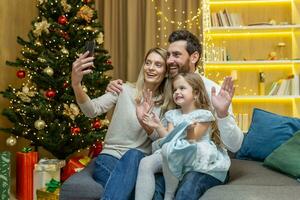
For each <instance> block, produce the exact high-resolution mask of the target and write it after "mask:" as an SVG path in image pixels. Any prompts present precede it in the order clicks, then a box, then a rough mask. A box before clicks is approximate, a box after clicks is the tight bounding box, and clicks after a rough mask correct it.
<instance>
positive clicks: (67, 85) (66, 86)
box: [63, 81, 69, 89]
mask: <svg viewBox="0 0 300 200" xmlns="http://www.w3.org/2000/svg"><path fill="white" fill-rule="evenodd" d="M68 87H69V83H68V82H67V81H66V82H64V84H63V88H64V89H67V88H68Z"/></svg>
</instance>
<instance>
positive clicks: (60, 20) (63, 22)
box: [57, 15, 68, 25]
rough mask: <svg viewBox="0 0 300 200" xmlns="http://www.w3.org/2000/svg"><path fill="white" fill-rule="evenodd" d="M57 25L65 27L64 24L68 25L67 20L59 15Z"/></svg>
mask: <svg viewBox="0 0 300 200" xmlns="http://www.w3.org/2000/svg"><path fill="white" fill-rule="evenodd" d="M57 21H58V23H59V24H61V25H65V24H66V23H68V18H67V17H66V16H64V15H61V16H59V17H58V20H57Z"/></svg>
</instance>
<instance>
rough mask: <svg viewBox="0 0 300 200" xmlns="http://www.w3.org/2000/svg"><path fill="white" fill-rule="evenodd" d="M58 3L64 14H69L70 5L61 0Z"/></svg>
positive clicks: (65, 0)
mask: <svg viewBox="0 0 300 200" xmlns="http://www.w3.org/2000/svg"><path fill="white" fill-rule="evenodd" d="M60 3H61V5H62V7H63V9H64V11H65V12H66V13H68V12H70V10H71V8H72V7H71V5H70V4H68V3H67V0H61V1H60Z"/></svg>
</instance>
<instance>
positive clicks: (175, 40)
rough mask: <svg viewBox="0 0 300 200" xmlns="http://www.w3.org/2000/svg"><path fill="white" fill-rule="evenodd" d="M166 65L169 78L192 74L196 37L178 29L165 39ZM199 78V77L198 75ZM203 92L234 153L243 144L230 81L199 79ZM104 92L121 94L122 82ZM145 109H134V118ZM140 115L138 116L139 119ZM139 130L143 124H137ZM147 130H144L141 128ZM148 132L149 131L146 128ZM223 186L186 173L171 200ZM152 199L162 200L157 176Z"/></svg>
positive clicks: (197, 55)
mask: <svg viewBox="0 0 300 200" xmlns="http://www.w3.org/2000/svg"><path fill="white" fill-rule="evenodd" d="M168 41H169V47H168V59H167V66H168V70H169V75H170V76H171V77H174V76H176V75H177V74H178V73H179V72H196V67H197V63H198V62H199V60H200V57H201V53H202V48H201V45H200V43H199V40H198V38H197V37H196V36H195V35H193V34H192V33H190V32H189V31H187V30H178V31H174V32H173V33H171V35H170V36H169V40H168ZM199 75H200V74H199ZM201 77H202V80H203V82H204V84H205V88H206V90H207V93H208V95H209V97H210V99H211V102H212V105H213V108H214V110H215V112H216V115H217V116H216V117H217V124H218V128H219V130H220V136H221V140H222V142H223V144H224V145H225V147H226V148H227V149H228V150H229V151H231V152H237V151H238V150H239V148H240V147H241V144H242V141H243V133H242V131H241V130H240V129H239V128H238V126H237V124H236V122H235V120H234V117H233V113H232V108H231V101H232V97H233V95H234V87H233V81H232V79H231V77H226V78H225V80H224V82H223V84H222V86H221V88H220V87H219V86H218V85H217V84H216V83H215V82H213V81H211V80H209V79H207V78H205V77H204V76H201ZM107 91H109V92H117V93H119V92H121V91H122V80H116V81H112V82H111V83H110V84H109V86H108V88H107ZM143 112H146V111H145V110H137V115H138V118H140V116H142V115H143ZM139 115H140V116H139ZM141 125H142V126H143V127H145V125H144V124H142V123H141ZM145 129H146V130H147V127H145ZM148 131H149V129H148ZM220 184H223V183H222V182H220V181H219V180H217V179H215V178H214V177H212V176H210V175H208V174H204V173H201V172H194V171H192V172H188V173H187V174H185V176H184V177H183V179H182V180H181V182H180V184H179V187H178V189H177V192H176V197H175V199H176V200H177V199H178V200H184V199H197V200H198V199H199V197H200V196H202V195H203V193H204V192H205V191H206V190H208V189H209V188H211V187H213V186H216V185H220ZM155 190H156V191H155V196H154V199H155V200H158V199H163V194H164V180H163V177H162V175H158V176H157V181H156V188H155Z"/></svg>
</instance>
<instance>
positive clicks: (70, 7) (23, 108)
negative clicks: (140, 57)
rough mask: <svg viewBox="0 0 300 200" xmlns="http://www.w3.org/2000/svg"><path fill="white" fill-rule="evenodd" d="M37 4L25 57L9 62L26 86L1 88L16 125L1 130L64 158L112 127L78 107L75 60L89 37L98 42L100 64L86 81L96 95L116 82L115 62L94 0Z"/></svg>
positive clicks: (24, 43) (22, 41) (40, 0)
mask: <svg viewBox="0 0 300 200" xmlns="http://www.w3.org/2000/svg"><path fill="white" fill-rule="evenodd" d="M37 2H38V3H37V4H38V5H37V8H38V13H39V14H38V17H37V18H36V19H34V20H33V21H32V30H30V31H29V33H28V39H27V40H25V39H22V38H20V37H18V38H17V42H18V43H19V44H20V45H22V50H21V54H22V56H21V57H20V58H17V59H16V60H15V61H13V62H11V61H8V62H7V64H8V65H10V66H12V67H17V68H18V71H17V73H16V76H17V78H19V79H22V80H23V84H22V87H20V88H14V87H12V86H9V87H8V88H7V89H6V90H5V91H3V92H1V93H2V95H3V96H4V97H5V98H7V99H9V100H10V106H9V107H8V108H6V109H4V110H3V111H2V114H3V115H5V116H6V117H7V118H8V119H9V120H10V121H11V122H12V124H13V125H12V127H10V128H1V130H3V131H5V132H8V133H10V134H11V137H9V140H8V141H7V143H8V144H11V145H13V144H14V143H15V139H16V138H18V137H24V138H26V139H28V140H30V141H31V143H32V145H33V146H35V147H39V146H42V147H43V148H45V149H46V150H48V151H49V152H51V153H52V154H53V155H54V156H55V157H57V158H60V159H64V158H66V157H67V156H68V155H70V154H72V153H73V152H75V151H77V150H80V149H83V148H86V147H89V146H90V145H92V144H94V143H95V142H96V141H99V140H101V139H103V137H104V135H105V133H106V130H107V125H108V121H107V120H106V119H105V116H104V115H103V116H100V117H98V118H96V119H89V118H87V117H85V116H84V115H83V113H82V112H81V111H80V109H79V108H78V105H77V104H76V101H75V96H74V93H73V90H72V88H71V79H70V77H71V71H72V63H73V62H74V61H75V60H76V58H77V57H78V55H79V54H81V53H83V52H84V51H85V50H84V49H85V48H84V46H85V43H86V41H95V43H96V46H95V52H94V57H95V60H94V63H95V68H94V69H93V73H91V74H89V75H86V76H85V77H84V79H83V83H82V84H83V85H84V89H85V90H86V92H87V94H88V95H89V96H90V97H91V98H94V97H98V96H100V95H102V94H103V93H104V91H105V87H106V85H107V84H108V82H109V80H110V77H108V76H107V75H105V72H106V71H108V70H111V69H112V65H111V61H110V59H109V58H110V56H109V55H108V52H107V51H106V50H105V49H104V48H103V30H102V26H101V25H100V23H99V21H98V20H97V13H96V11H95V2H94V1H93V0H38V1H37Z"/></svg>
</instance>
